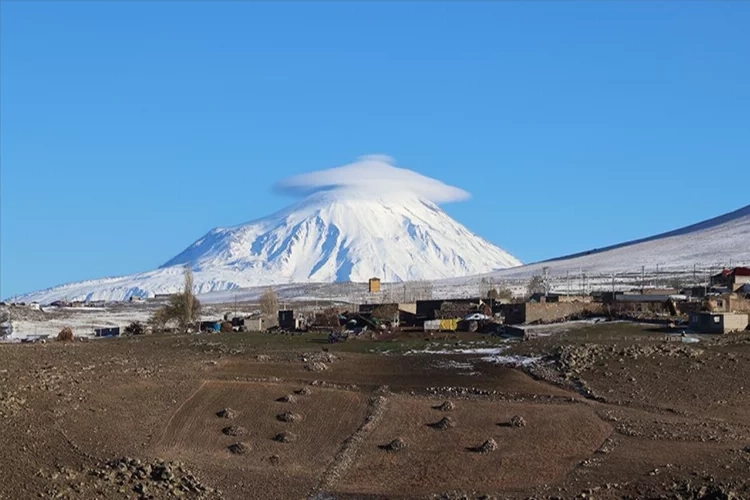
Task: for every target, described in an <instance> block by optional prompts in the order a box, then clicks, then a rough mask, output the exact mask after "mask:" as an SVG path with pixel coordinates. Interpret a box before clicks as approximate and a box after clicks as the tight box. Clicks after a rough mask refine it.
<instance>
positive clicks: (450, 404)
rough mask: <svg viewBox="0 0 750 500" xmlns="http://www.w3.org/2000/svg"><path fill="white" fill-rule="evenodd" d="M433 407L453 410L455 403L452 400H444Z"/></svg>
mask: <svg viewBox="0 0 750 500" xmlns="http://www.w3.org/2000/svg"><path fill="white" fill-rule="evenodd" d="M433 408H434V409H436V410H440V411H453V410H455V409H456V405H455V404H454V403H453V401H445V402H444V403H443V404H440V405H437V406H433Z"/></svg>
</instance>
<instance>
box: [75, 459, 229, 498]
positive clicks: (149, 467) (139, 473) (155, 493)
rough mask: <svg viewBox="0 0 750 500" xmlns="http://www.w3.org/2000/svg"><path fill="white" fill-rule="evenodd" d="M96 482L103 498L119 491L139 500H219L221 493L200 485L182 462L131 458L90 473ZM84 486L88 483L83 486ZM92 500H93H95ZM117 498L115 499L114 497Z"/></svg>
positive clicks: (119, 460)
mask: <svg viewBox="0 0 750 500" xmlns="http://www.w3.org/2000/svg"><path fill="white" fill-rule="evenodd" d="M86 472H87V475H88V476H89V477H91V478H93V480H94V482H95V484H94V485H92V486H93V487H94V488H95V489H96V490H97V491H98V494H97V495H96V496H99V495H101V494H102V492H109V493H110V494H114V493H115V490H114V489H116V488H119V490H120V491H123V488H125V489H130V490H132V491H133V492H134V493H136V494H137V495H138V497H136V498H141V499H145V498H166V497H167V496H170V497H172V496H174V497H181V498H219V497H220V494H219V492H215V491H214V489H213V488H208V487H206V486H204V485H202V484H201V483H200V481H198V479H196V477H195V476H194V475H193V474H192V473H190V472H189V471H187V470H186V469H185V468H184V467H183V465H182V464H181V463H179V462H161V461H156V462H151V463H148V462H141V461H140V460H135V459H131V458H118V459H114V460H110V461H109V462H106V463H104V464H100V465H97V466H95V467H90V468H87V469H86ZM81 484H84V483H81ZM93 496H94V495H93V492H92V496H91V497H90V498H93ZM113 496H114V495H113ZM80 498H85V497H80Z"/></svg>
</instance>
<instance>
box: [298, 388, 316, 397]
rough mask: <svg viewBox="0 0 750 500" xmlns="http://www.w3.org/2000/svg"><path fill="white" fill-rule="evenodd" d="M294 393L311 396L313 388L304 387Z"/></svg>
mask: <svg viewBox="0 0 750 500" xmlns="http://www.w3.org/2000/svg"><path fill="white" fill-rule="evenodd" d="M294 393H295V394H298V395H300V396H309V395H310V394H312V390H311V389H310V388H309V387H303V388H302V389H299V390H296V391H294Z"/></svg>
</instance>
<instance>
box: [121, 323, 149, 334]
mask: <svg viewBox="0 0 750 500" xmlns="http://www.w3.org/2000/svg"><path fill="white" fill-rule="evenodd" d="M144 333H146V327H145V326H144V325H143V323H141V322H140V321H133V322H132V323H130V324H129V325H128V326H126V327H125V335H143V334H144Z"/></svg>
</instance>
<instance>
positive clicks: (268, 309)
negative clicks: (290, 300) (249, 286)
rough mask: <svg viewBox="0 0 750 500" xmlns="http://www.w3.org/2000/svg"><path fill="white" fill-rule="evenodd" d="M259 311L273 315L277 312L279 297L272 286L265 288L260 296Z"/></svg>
mask: <svg viewBox="0 0 750 500" xmlns="http://www.w3.org/2000/svg"><path fill="white" fill-rule="evenodd" d="M260 312H262V313H263V314H264V315H266V316H275V315H276V314H277V313H278V312H279V297H278V296H277V295H276V291H275V290H274V289H273V288H268V289H266V291H265V292H263V294H262V295H261V296H260Z"/></svg>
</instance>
